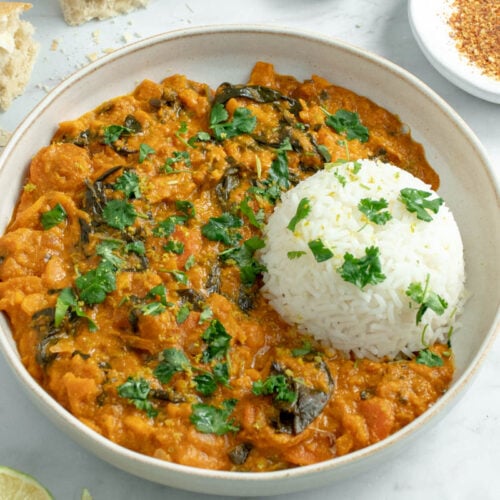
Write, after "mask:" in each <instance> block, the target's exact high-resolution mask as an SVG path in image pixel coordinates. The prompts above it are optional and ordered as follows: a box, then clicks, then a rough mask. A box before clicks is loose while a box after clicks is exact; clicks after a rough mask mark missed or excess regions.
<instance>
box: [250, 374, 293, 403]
mask: <svg viewBox="0 0 500 500" xmlns="http://www.w3.org/2000/svg"><path fill="white" fill-rule="evenodd" d="M252 393H253V394H255V395H256V396H266V395H270V394H272V395H273V396H274V399H275V400H276V401H284V402H287V403H293V402H294V401H295V400H296V399H297V393H296V392H295V391H294V390H293V389H292V388H291V387H290V384H289V381H288V378H287V377H286V376H285V375H282V374H277V375H269V377H267V378H266V380H257V381H256V382H254V383H253V385H252Z"/></svg>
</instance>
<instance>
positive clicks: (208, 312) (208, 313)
mask: <svg viewBox="0 0 500 500" xmlns="http://www.w3.org/2000/svg"><path fill="white" fill-rule="evenodd" d="M213 315H214V313H213V311H212V309H210V307H208V306H207V307H205V308H204V309H203V311H201V313H200V319H199V320H198V324H199V325H201V323H204V322H205V321H210V320H211V319H212V318H213Z"/></svg>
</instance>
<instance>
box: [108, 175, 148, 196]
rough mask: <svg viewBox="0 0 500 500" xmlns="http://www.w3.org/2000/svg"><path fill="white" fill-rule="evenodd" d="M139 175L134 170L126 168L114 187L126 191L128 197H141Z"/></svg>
mask: <svg viewBox="0 0 500 500" xmlns="http://www.w3.org/2000/svg"><path fill="white" fill-rule="evenodd" d="M139 182H140V179H139V176H138V175H137V173H136V172H135V171H134V170H130V169H129V170H125V171H124V172H123V174H122V175H120V177H118V179H116V182H115V183H114V184H113V189H115V190H117V191H122V192H123V193H125V196H126V198H140V197H141V190H140V187H139Z"/></svg>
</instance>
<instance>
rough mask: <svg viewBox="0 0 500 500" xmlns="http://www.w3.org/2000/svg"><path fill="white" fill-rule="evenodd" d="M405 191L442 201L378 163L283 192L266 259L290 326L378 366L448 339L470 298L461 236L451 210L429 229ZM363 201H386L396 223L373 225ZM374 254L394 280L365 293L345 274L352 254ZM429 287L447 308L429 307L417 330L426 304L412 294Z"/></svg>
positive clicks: (272, 295) (268, 277)
mask: <svg viewBox="0 0 500 500" xmlns="http://www.w3.org/2000/svg"><path fill="white" fill-rule="evenodd" d="M404 188H415V189H418V190H421V191H426V192H432V196H431V197H429V198H428V199H429V200H431V199H434V198H436V197H437V196H438V195H437V194H436V193H435V192H433V191H432V189H431V188H430V186H428V185H427V184H425V183H423V182H422V181H421V180H419V179H417V178H416V177H414V176H412V175H411V174H410V173H408V172H406V171H404V170H401V169H400V168H398V167H395V166H394V165H390V164H386V163H381V162H376V161H371V160H361V161H358V162H354V163H352V162H351V163H345V164H343V165H340V166H334V167H332V168H330V169H325V170H322V171H320V172H317V173H316V174H314V175H313V176H311V177H310V178H308V179H307V180H305V181H303V182H300V183H299V184H298V185H297V186H295V187H294V188H293V189H291V190H290V191H288V192H287V193H285V194H284V195H283V197H282V201H281V204H280V205H278V206H277V207H276V209H275V211H274V213H273V214H272V215H271V217H270V218H269V221H268V224H267V226H266V228H265V231H264V237H265V241H266V246H265V248H264V249H263V250H262V251H261V254H260V259H261V261H262V262H263V263H264V264H265V266H266V267H267V272H266V273H265V274H264V286H263V289H262V291H263V293H264V295H265V296H266V297H267V299H268V300H269V301H270V303H271V305H272V306H273V307H274V308H275V309H276V310H277V312H278V313H279V314H280V315H281V316H282V317H283V319H284V320H285V321H287V322H288V323H290V324H296V325H297V326H298V328H299V330H301V331H302V332H305V333H309V334H311V335H313V336H314V337H315V338H317V339H319V340H321V341H325V342H327V343H328V344H329V345H331V346H333V347H335V348H338V349H341V350H344V351H353V352H354V353H355V354H356V355H357V356H361V357H364V356H366V357H369V358H372V359H377V358H381V357H384V356H388V357H390V358H394V357H395V356H397V355H398V354H399V353H404V354H407V355H411V353H414V352H416V351H419V350H421V349H423V348H424V347H426V346H428V345H432V344H434V343H435V342H438V341H439V342H446V341H447V340H448V336H449V333H450V327H451V326H452V324H453V322H454V320H455V318H456V316H457V313H458V310H459V308H460V306H461V304H462V302H463V296H464V281H465V275H464V259H463V247H462V240H461V237H460V233H459V230H458V227H457V224H456V222H455V220H454V218H453V215H452V213H451V212H450V210H449V209H448V208H447V207H446V205H445V204H443V205H441V207H440V208H439V211H438V213H437V214H434V213H432V212H428V213H429V214H430V215H431V216H432V221H430V222H425V221H423V220H419V219H418V218H417V217H416V214H415V213H411V212H409V211H408V209H407V207H406V205H405V204H404V203H403V201H401V194H400V191H401V189H404ZM303 198H307V199H308V200H309V205H310V212H309V214H308V215H307V216H306V217H305V218H303V219H302V220H300V221H299V222H298V223H297V224H296V226H295V229H294V230H293V231H292V230H290V229H288V228H287V226H288V225H289V223H290V221H291V219H292V218H293V217H294V216H295V215H296V213H297V207H298V205H299V202H300V201H301V200H302V199H303ZM365 198H369V199H370V200H380V199H381V198H383V199H385V200H386V201H387V204H388V206H387V208H386V209H384V211H389V212H390V214H391V215H392V218H391V219H390V220H389V221H388V222H387V223H385V224H375V223H373V222H371V221H370V220H369V219H368V218H367V216H366V215H365V214H363V213H362V212H361V211H360V209H359V207H358V205H359V203H360V201H361V200H362V199H365ZM318 239H320V240H321V242H322V243H323V245H324V246H325V247H327V248H328V249H330V250H331V252H332V253H333V257H331V258H330V259H328V260H325V261H323V262H318V261H317V260H316V258H315V256H314V255H313V252H312V251H311V249H310V247H309V245H308V244H309V242H311V241H314V240H318ZM369 247H376V248H378V250H379V260H380V264H381V272H382V273H383V274H384V275H385V276H386V277H385V279H384V280H383V281H381V282H380V283H377V284H367V285H365V286H364V287H362V288H359V287H358V286H356V285H355V284H352V283H350V282H348V281H345V280H344V279H343V278H342V276H341V273H340V272H339V268H340V267H341V266H342V265H343V263H344V255H345V254H346V253H350V254H351V255H352V256H353V257H355V258H357V259H360V258H363V257H365V251H366V249H367V248H369ZM289 252H292V253H291V254H290V253H289ZM297 252H298V253H297ZM291 257H295V258H291ZM426 282H427V292H428V293H430V292H433V293H435V294H438V295H439V297H440V298H442V299H444V300H445V301H446V302H447V304H448V305H447V307H446V309H445V311H444V313H442V314H437V313H436V312H434V310H432V309H431V308H429V309H427V311H426V312H425V313H424V315H423V316H422V319H421V321H420V322H419V324H418V325H417V324H416V323H417V322H416V314H417V311H418V309H419V308H420V304H419V303H418V302H415V301H414V300H412V299H411V298H410V296H408V295H407V293H406V291H407V290H408V287H409V286H410V285H411V284H414V285H415V284H417V283H418V284H420V286H421V287H422V289H424V288H425V286H426ZM427 296H428V295H426V297H427ZM423 332H424V335H422V333H423Z"/></svg>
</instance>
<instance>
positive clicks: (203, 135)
mask: <svg viewBox="0 0 500 500" xmlns="http://www.w3.org/2000/svg"><path fill="white" fill-rule="evenodd" d="M210 139H211V137H210V134H209V133H208V132H203V131H202V132H198V133H197V134H195V135H193V137H190V138H189V140H188V141H187V143H188V144H189V146H191V147H192V148H195V147H196V146H195V143H196V142H198V141H199V142H207V141H209V140H210Z"/></svg>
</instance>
